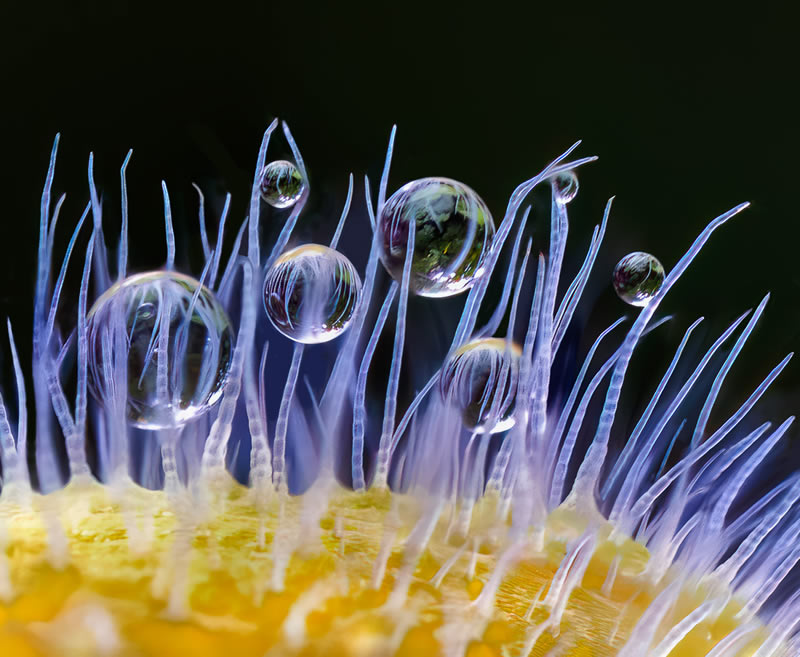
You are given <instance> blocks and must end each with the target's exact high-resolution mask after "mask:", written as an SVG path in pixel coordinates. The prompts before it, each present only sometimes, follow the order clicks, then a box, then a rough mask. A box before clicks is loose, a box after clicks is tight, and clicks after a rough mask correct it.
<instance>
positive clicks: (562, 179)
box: [550, 171, 578, 205]
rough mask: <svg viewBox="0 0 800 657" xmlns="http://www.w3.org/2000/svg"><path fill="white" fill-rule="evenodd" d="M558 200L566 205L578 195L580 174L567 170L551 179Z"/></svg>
mask: <svg viewBox="0 0 800 657" xmlns="http://www.w3.org/2000/svg"><path fill="white" fill-rule="evenodd" d="M550 184H551V186H552V187H553V194H554V196H555V199H556V202H558V203H561V204H562V205H566V204H567V203H569V202H570V201H572V200H573V199H574V198H575V197H576V196H577V195H578V176H576V175H575V173H574V172H573V171H565V172H563V173H559V174H558V175H557V176H555V177H553V178H551V179H550Z"/></svg>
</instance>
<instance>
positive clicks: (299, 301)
mask: <svg viewBox="0 0 800 657" xmlns="http://www.w3.org/2000/svg"><path fill="white" fill-rule="evenodd" d="M360 296H361V279H360V278H359V276H358V272H357V271H356V268H355V267H353V264H352V263H351V262H350V261H349V260H348V259H347V258H346V257H345V256H343V255H342V254H341V253H339V252H338V251H334V250H333V249H331V248H328V247H327V246H321V245H319V244H305V245H303V246H299V247H297V248H295V249H292V250H291V251H287V252H286V253H284V254H283V255H281V257H280V258H278V259H277V260H276V261H275V264H274V265H273V266H272V267H271V268H270V270H269V271H268V272H267V277H266V280H265V282H264V307H265V309H266V311H267V316H268V317H269V319H270V321H271V322H272V324H273V326H275V328H276V329H278V330H279V331H280V332H281V333H283V335H285V336H286V337H287V338H291V339H292V340H294V341H295V342H303V343H305V344H316V343H319V342H328V341H329V340H333V339H334V338H336V337H338V336H339V335H341V333H342V332H343V331H344V330H345V329H346V328H347V327H348V325H349V324H350V320H351V319H352V318H353V314H354V313H355V310H356V307H357V306H358V301H359V298H360Z"/></svg>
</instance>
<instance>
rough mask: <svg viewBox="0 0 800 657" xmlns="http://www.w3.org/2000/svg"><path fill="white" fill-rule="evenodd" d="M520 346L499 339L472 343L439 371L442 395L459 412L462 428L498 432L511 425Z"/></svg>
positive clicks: (451, 358)
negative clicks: (462, 423)
mask: <svg viewBox="0 0 800 657" xmlns="http://www.w3.org/2000/svg"><path fill="white" fill-rule="evenodd" d="M521 355H522V351H521V349H520V348H519V345H517V344H515V343H513V342H512V343H509V342H506V341H505V340H502V339H500V338H483V339H480V340H474V341H472V342H469V343H467V344H465V345H464V346H463V347H461V348H460V349H458V351H456V352H455V353H454V354H453V355H452V356H451V357H450V360H449V361H448V362H447V364H446V365H445V366H444V367H443V368H442V373H441V378H440V386H441V392H442V396H443V397H444V398H445V399H447V400H449V401H451V402H452V403H453V404H455V405H456V406H457V407H458V408H460V409H461V412H462V419H463V422H464V426H465V427H466V428H467V429H469V430H470V431H474V432H476V433H500V432H501V431H507V430H508V429H510V428H511V427H513V426H514V422H515V419H514V407H515V404H516V397H517V382H518V381H519V359H520V356H521Z"/></svg>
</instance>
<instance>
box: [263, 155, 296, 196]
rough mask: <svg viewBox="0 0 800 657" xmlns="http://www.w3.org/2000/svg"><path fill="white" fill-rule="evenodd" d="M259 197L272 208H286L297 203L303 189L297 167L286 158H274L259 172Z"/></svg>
mask: <svg viewBox="0 0 800 657" xmlns="http://www.w3.org/2000/svg"><path fill="white" fill-rule="evenodd" d="M260 180H261V182H260V187H261V198H263V199H264V200H265V201H266V202H267V203H269V204H270V205H271V206H272V207H273V208H288V207H290V206H292V205H294V204H295V203H297V201H298V199H299V198H300V196H302V194H303V190H304V189H305V186H306V184H305V181H304V180H303V176H302V174H301V173H300V171H299V170H298V168H297V167H296V166H295V165H294V164H292V163H291V162H289V161H288V160H275V161H274V162H270V163H269V164H267V165H266V166H265V167H264V169H263V171H262V172H261V179H260Z"/></svg>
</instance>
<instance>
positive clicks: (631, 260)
mask: <svg viewBox="0 0 800 657" xmlns="http://www.w3.org/2000/svg"><path fill="white" fill-rule="evenodd" d="M663 283H664V267H662V266H661V263H660V262H659V261H658V259H657V258H656V257H655V256H652V255H650V254H649V253H644V252H642V251H636V252H634V253H629V254H628V255H626V256H625V257H624V258H623V259H622V260H620V261H619V262H618V263H617V266H616V267H614V289H615V290H616V292H617V294H618V295H619V298H620V299H622V300H623V301H624V302H625V303H629V304H631V305H632V306H646V305H647V304H648V303H649V302H650V299H652V298H653V297H654V296H655V294H656V292H658V291H659V290H660V289H661V285H662V284H663Z"/></svg>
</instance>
